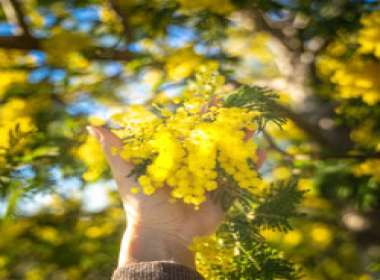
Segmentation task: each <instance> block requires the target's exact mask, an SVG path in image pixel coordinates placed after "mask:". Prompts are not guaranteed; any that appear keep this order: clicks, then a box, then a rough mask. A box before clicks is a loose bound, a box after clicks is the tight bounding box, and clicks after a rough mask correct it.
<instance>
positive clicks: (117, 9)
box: [109, 0, 132, 41]
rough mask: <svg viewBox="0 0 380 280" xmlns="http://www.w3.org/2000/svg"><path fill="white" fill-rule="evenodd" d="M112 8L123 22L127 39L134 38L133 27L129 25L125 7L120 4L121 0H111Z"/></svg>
mask: <svg viewBox="0 0 380 280" xmlns="http://www.w3.org/2000/svg"><path fill="white" fill-rule="evenodd" d="M109 3H110V6H111V8H112V9H113V10H114V11H115V13H116V14H117V15H118V17H119V19H120V21H121V24H122V25H123V29H124V35H125V37H126V39H127V41H131V40H132V29H131V28H130V26H129V23H128V19H127V17H126V13H125V12H124V9H123V7H121V5H120V1H117V0H109Z"/></svg>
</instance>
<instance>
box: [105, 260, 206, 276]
mask: <svg viewBox="0 0 380 280" xmlns="http://www.w3.org/2000/svg"><path fill="white" fill-rule="evenodd" d="M137 279H139V280H204V279H203V278H202V276H201V275H200V274H199V273H197V272H196V271H195V270H193V269H190V268H188V267H186V266H183V265H181V264H177V263H173V262H159V261H156V262H140V263H134V264H130V265H128V266H126V267H122V268H118V269H116V270H115V272H114V274H113V277H112V280H137Z"/></svg>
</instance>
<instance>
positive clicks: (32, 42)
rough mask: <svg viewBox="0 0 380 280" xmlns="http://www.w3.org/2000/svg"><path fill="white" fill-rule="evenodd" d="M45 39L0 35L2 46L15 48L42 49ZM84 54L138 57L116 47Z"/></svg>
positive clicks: (122, 57) (97, 57) (99, 57)
mask: <svg viewBox="0 0 380 280" xmlns="http://www.w3.org/2000/svg"><path fill="white" fill-rule="evenodd" d="M43 42H44V40H43V39H36V38H33V37H26V36H13V37H0V48H4V49H15V50H25V51H28V50H42V51H43V47H42V45H43ZM84 55H85V56H87V57H88V58H90V59H96V60H121V61H129V60H131V59H132V58H135V57H137V55H136V54H134V53H131V52H130V51H128V50H115V49H114V48H104V47H96V48H91V49H89V50H86V51H84Z"/></svg>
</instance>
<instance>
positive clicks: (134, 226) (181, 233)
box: [88, 126, 224, 267]
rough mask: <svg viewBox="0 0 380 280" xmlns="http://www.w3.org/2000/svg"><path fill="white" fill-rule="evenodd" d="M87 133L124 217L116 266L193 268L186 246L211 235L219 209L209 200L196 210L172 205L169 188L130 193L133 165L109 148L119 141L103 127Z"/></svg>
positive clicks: (219, 218) (179, 203) (178, 203)
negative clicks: (104, 161)
mask: <svg viewBox="0 0 380 280" xmlns="http://www.w3.org/2000/svg"><path fill="white" fill-rule="evenodd" d="M88 130H89V132H90V133H91V134H92V135H93V136H95V137H96V138H97V139H98V141H99V143H100V144H101V145H102V147H103V151H104V154H105V157H106V159H107V161H108V164H109V166H110V168H111V171H112V174H113V177H114V179H115V181H116V184H117V187H118V191H119V194H120V197H121V199H122V202H123V205H124V209H125V213H126V217H127V229H126V232H125V234H124V237H123V240H122V244H121V249H120V256H119V265H118V266H119V267H122V266H125V265H127V264H129V263H134V262H143V261H174V262H176V263H180V264H183V265H186V266H188V267H193V266H194V256H193V253H192V252H190V251H189V250H188V246H189V244H190V243H191V242H192V239H193V238H194V237H196V236H203V235H208V234H211V233H213V232H214V231H215V230H216V229H217V227H218V225H219V224H220V222H221V221H222V219H223V216H224V213H223V210H222V208H221V206H220V205H218V204H216V203H214V201H213V200H211V199H208V200H207V201H206V202H204V203H203V204H201V205H200V207H199V209H198V210H195V209H194V206H193V205H187V204H184V203H183V202H182V201H175V202H173V201H171V200H170V188H169V187H164V188H162V189H159V190H157V191H156V192H155V193H154V194H153V195H151V196H146V195H145V194H143V193H138V194H133V193H131V188H132V187H133V186H136V185H138V183H137V182H136V180H135V178H132V177H128V174H129V173H130V171H131V170H132V169H133V165H132V164H131V163H128V162H126V161H125V160H123V159H122V158H121V157H120V156H119V155H113V153H112V150H113V148H121V147H122V146H123V143H122V141H121V139H119V138H118V137H117V136H116V135H114V134H113V133H112V132H110V131H109V130H107V129H106V128H103V127H94V126H90V127H88ZM89 156H91V155H89Z"/></svg>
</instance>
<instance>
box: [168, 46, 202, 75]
mask: <svg viewBox="0 0 380 280" xmlns="http://www.w3.org/2000/svg"><path fill="white" fill-rule="evenodd" d="M165 61H166V65H165V68H166V71H167V74H168V78H169V79H170V80H173V81H178V80H181V79H184V78H187V77H189V76H190V75H191V74H193V73H194V71H195V70H196V68H197V67H198V66H199V65H200V64H201V63H202V61H203V58H202V56H200V55H198V54H196V53H195V52H194V50H193V48H192V47H185V48H181V49H178V50H176V51H174V52H172V53H171V55H170V56H168V57H167V58H165Z"/></svg>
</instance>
